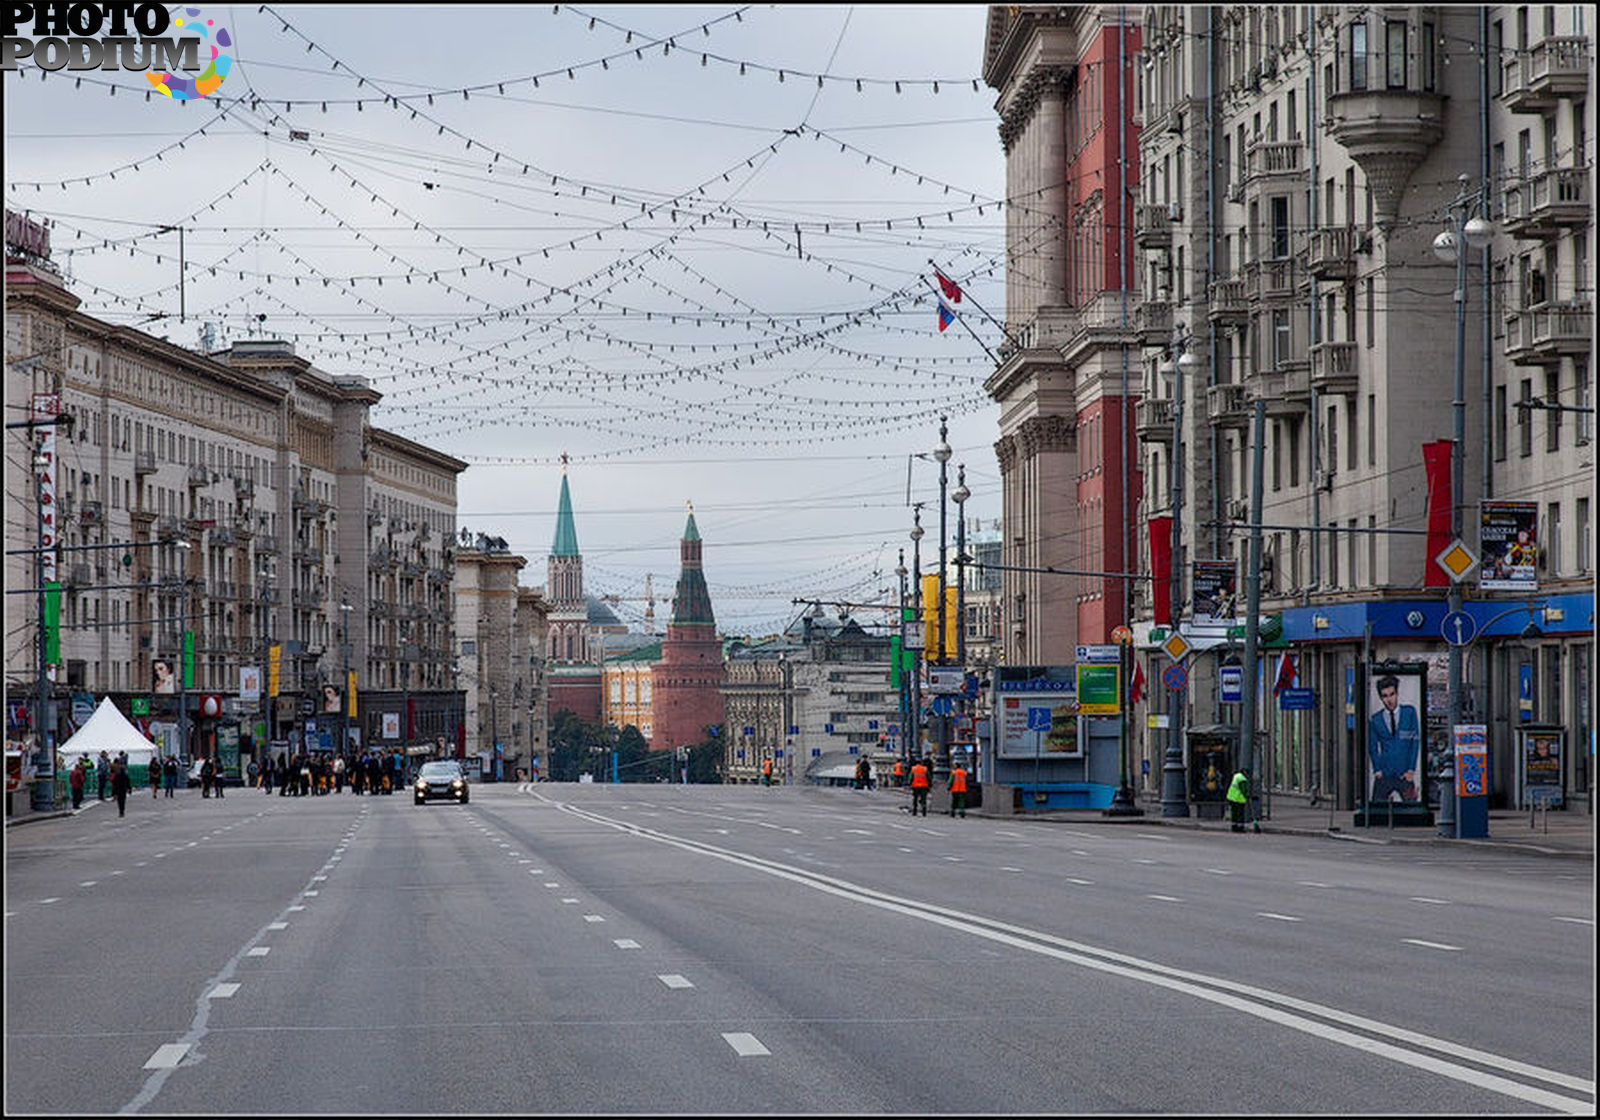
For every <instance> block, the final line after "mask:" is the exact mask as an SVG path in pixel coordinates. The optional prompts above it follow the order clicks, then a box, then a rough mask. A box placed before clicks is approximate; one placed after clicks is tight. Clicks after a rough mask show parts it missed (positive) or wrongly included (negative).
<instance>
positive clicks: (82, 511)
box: [78, 502, 106, 525]
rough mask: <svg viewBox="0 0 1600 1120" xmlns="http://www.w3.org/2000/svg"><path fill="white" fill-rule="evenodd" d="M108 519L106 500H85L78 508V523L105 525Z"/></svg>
mask: <svg viewBox="0 0 1600 1120" xmlns="http://www.w3.org/2000/svg"><path fill="white" fill-rule="evenodd" d="M105 520H106V507H105V503H104V502H84V503H83V505H82V506H80V507H79V509H78V523H79V524H80V525H103V524H105Z"/></svg>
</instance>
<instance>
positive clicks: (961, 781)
mask: <svg viewBox="0 0 1600 1120" xmlns="http://www.w3.org/2000/svg"><path fill="white" fill-rule="evenodd" d="M957 813H959V814H960V815H961V816H963V817H964V816H966V815H967V770H966V767H964V766H962V765H961V764H960V763H959V762H958V763H956V765H955V766H953V767H952V768H951V770H950V815H951V816H952V817H953V816H955V815H956V814H957ZM924 815H926V814H924Z"/></svg>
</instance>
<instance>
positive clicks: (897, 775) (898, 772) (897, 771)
mask: <svg viewBox="0 0 1600 1120" xmlns="http://www.w3.org/2000/svg"><path fill="white" fill-rule="evenodd" d="M905 784H906V760H905V759H903V758H897V759H895V760H894V787H895V789H899V788H900V787H901V786H903V785H905Z"/></svg>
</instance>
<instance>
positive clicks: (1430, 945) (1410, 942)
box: [1400, 937, 1461, 953]
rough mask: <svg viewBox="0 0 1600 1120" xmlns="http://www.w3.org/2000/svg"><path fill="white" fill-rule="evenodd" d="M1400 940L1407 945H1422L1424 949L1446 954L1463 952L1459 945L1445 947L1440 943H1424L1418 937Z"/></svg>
mask: <svg viewBox="0 0 1600 1120" xmlns="http://www.w3.org/2000/svg"><path fill="white" fill-rule="evenodd" d="M1400 940H1401V941H1404V942H1405V943H1406V944H1407V945H1420V946H1422V947H1423V948H1424V949H1441V950H1443V951H1444V952H1446V953H1459V952H1461V946H1459V945H1445V944H1443V943H1442V942H1438V941H1423V940H1421V939H1420V938H1416V937H1402V938H1401V939H1400Z"/></svg>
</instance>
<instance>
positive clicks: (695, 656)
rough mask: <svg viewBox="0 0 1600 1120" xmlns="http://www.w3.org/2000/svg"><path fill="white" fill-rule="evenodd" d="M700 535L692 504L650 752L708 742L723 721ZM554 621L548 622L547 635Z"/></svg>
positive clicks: (655, 677) (717, 645) (655, 687)
mask: <svg viewBox="0 0 1600 1120" xmlns="http://www.w3.org/2000/svg"><path fill="white" fill-rule="evenodd" d="M700 543H701V542H700V530H699V529H698V528H696V526H695V523H694V504H693V503H690V505H689V522H688V524H687V525H686V526H685V527H684V530H683V539H682V540H681V541H680V542H679V543H678V556H679V563H680V570H679V572H678V586H677V590H676V592H675V593H674V594H673V597H672V620H671V621H670V622H668V623H667V636H666V640H665V641H663V642H662V644H661V660H660V661H658V662H657V663H656V665H655V669H654V671H653V672H652V674H651V675H652V686H651V687H652V691H653V693H654V695H653V703H652V707H653V719H654V721H655V728H654V734H653V735H652V736H651V744H650V745H651V747H652V748H654V749H657V750H672V749H673V748H676V747H683V746H695V745H698V744H700V743H703V742H705V740H706V728H707V727H708V726H710V725H712V724H720V723H721V722H722V720H723V697H722V684H723V681H724V679H725V676H726V671H725V669H724V666H723V662H722V641H721V639H719V638H718V637H717V622H716V619H715V618H714V617H713V616H712V613H711V594H710V592H709V591H708V590H707V589H706V577H705V573H704V572H702V571H701V568H700ZM554 628H555V616H554V615H552V616H551V629H552V631H554Z"/></svg>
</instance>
